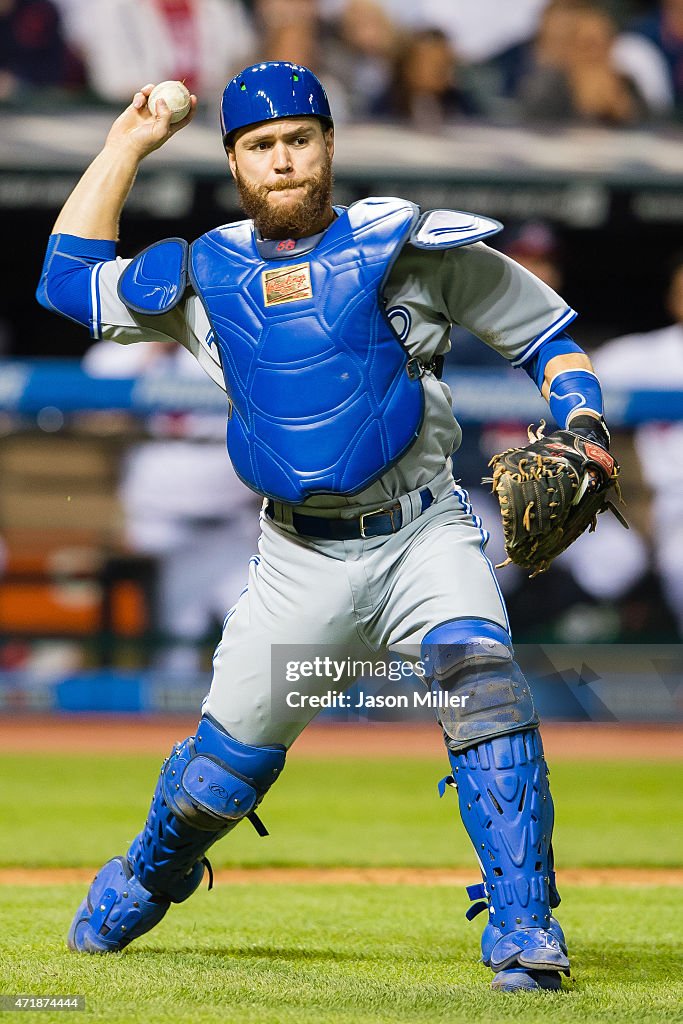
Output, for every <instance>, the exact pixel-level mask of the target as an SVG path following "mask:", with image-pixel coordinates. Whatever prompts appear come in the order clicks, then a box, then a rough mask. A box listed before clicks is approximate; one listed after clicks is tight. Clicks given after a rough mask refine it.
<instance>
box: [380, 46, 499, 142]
mask: <svg viewBox="0 0 683 1024" xmlns="http://www.w3.org/2000/svg"><path fill="white" fill-rule="evenodd" d="M478 112H479V108H478V105H477V102H476V99H475V97H474V96H473V95H472V94H471V92H469V91H468V90H467V89H466V88H464V87H462V86H461V85H460V83H459V67H458V58H457V56H456V54H455V52H454V50H453V48H452V46H451V44H450V42H449V40H448V36H447V35H446V34H445V33H444V32H442V31H441V30H440V29H438V28H426V29H422V30H420V31H417V32H415V33H413V34H411V35H410V36H407V37H406V39H405V41H404V43H403V45H402V46H401V48H400V50H399V52H398V54H397V57H396V62H395V68H394V73H393V77H392V81H391V83H390V86H389V89H388V90H387V92H386V93H385V94H384V96H383V97H381V98H380V99H379V100H378V101H377V102H376V103H375V104H374V105H373V111H372V113H373V114H377V115H380V116H383V117H390V118H392V119H393V118H395V119H398V120H402V121H406V122H408V123H409V124H410V125H411V127H413V128H417V129H420V130H430V131H434V130H438V129H439V128H440V127H442V125H443V124H444V123H445V122H448V121H452V120H453V119H454V118H457V117H459V116H463V115H465V116H468V115H472V114H476V113H478Z"/></svg>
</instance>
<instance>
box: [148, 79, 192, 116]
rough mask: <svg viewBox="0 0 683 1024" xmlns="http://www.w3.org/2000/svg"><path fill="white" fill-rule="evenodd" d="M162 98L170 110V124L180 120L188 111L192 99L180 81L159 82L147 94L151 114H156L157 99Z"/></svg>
mask: <svg viewBox="0 0 683 1024" xmlns="http://www.w3.org/2000/svg"><path fill="white" fill-rule="evenodd" d="M158 99H162V100H164V101H165V102H166V106H167V107H168V109H169V110H170V111H171V124H175V123H176V121H182V119H183V118H184V117H187V115H188V114H189V113H190V107H191V106H192V101H191V99H190V92H189V90H188V89H186V88H185V86H184V85H183V83H182V82H159V84H158V85H155V86H154V88H153V89H152V91H151V93H150V94H149V99H148V100H147V106H148V107H149V111H150V113H151V114H154V115H155V116H156V112H157V100H158Z"/></svg>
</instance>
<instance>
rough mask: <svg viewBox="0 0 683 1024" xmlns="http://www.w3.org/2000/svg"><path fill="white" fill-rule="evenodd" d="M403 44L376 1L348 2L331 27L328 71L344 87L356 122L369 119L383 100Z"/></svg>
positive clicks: (326, 42)
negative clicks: (397, 54)
mask: <svg viewBox="0 0 683 1024" xmlns="http://www.w3.org/2000/svg"><path fill="white" fill-rule="evenodd" d="M400 41H401V35H400V33H399V30H398V28H397V26H396V25H395V24H394V22H393V21H392V20H391V18H390V17H389V16H388V14H387V13H386V11H385V10H384V8H383V7H382V5H381V3H379V2H377V0H345V2H344V6H343V8H342V10H341V12H340V15H339V18H338V19H337V20H335V21H333V22H330V23H329V24H328V26H327V34H326V36H325V39H324V51H325V57H326V67H327V71H328V72H329V73H330V75H332V76H334V78H335V79H337V81H340V82H343V83H344V84H345V86H346V89H347V91H348V98H349V100H348V101H349V113H350V116H351V117H352V118H353V119H355V120H361V121H362V120H367V119H368V118H369V117H370V116H371V115H372V112H373V111H374V110H375V109H376V107H377V105H378V104H381V103H382V101H383V100H384V97H385V96H386V94H387V92H388V90H389V88H390V86H391V81H392V75H393V68H394V61H395V57H396V53H397V52H398V49H399V45H400ZM325 81H326V82H327V78H326V79H325Z"/></svg>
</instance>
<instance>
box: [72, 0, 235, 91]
mask: <svg viewBox="0 0 683 1024" xmlns="http://www.w3.org/2000/svg"><path fill="white" fill-rule="evenodd" d="M59 2H60V3H62V4H63V5H64V16H65V19H66V25H67V30H68V32H69V34H70V38H71V40H72V41H73V43H74V45H76V46H78V48H79V51H80V53H81V55H82V58H83V61H84V63H85V66H86V73H87V78H88V84H89V85H90V87H91V89H92V90H93V92H94V93H95V95H96V96H97V97H98V98H99V99H100V100H102V101H103V102H105V103H111V104H117V105H118V104H120V103H125V102H128V101H130V99H131V98H132V96H133V94H134V93H135V91H136V90H137V89H139V88H140V87H141V86H142V85H144V84H145V83H146V82H162V81H165V80H167V79H178V80H180V81H184V82H185V83H186V84H187V87H188V88H189V89H190V91H192V92H196V93H197V95H198V96H199V97H200V101H201V99H202V98H204V97H207V98H210V99H211V101H212V103H213V104H214V106H215V97H216V96H217V95H218V94H220V93H221V92H222V90H223V88H224V87H225V83H226V82H227V81H228V79H229V78H230V77H231V76H232V75H233V74H235V72H236V71H238V70H239V69H240V67H242V66H243V65H244V64H245V63H246V62H247V60H248V58H249V55H250V53H251V52H252V50H253V48H254V35H253V30H252V26H251V22H250V20H249V17H248V16H247V14H246V13H245V11H244V8H243V7H242V5H241V3H240V2H239V0H97V2H96V3H93V2H92V0H59Z"/></svg>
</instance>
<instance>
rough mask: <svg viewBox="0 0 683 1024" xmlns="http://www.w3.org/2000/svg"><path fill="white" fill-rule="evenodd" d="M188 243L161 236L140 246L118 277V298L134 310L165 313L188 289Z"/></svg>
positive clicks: (179, 239) (151, 313) (181, 239)
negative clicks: (160, 238) (160, 239)
mask: <svg viewBox="0 0 683 1024" xmlns="http://www.w3.org/2000/svg"><path fill="white" fill-rule="evenodd" d="M188 248H189V247H188V244H187V242H186V241H185V239H184V238H164V239H163V241H161V242H155V243H154V244H153V245H150V246H148V247H147V248H146V249H143V250H142V252H141V253H138V255H137V256H136V257H135V259H134V260H133V261H132V262H131V263H129V265H128V266H127V267H126V269H125V270H124V272H123V274H122V275H121V277H120V278H119V285H118V293H119V298H120V299H121V301H122V302H123V303H125V305H126V306H127V307H128V309H130V310H132V311H133V312H134V313H146V314H148V315H152V316H155V315H158V314H160V313H168V312H169V311H170V310H172V309H173V308H174V307H175V306H177V305H178V303H179V302H180V301H181V299H182V297H183V295H184V294H185V290H186V288H187V281H188V278H187V255H188Z"/></svg>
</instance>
